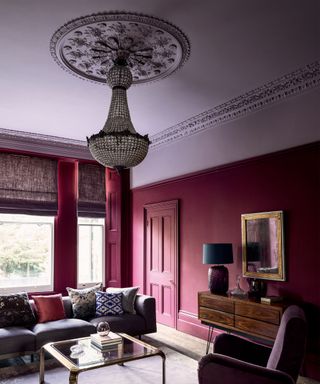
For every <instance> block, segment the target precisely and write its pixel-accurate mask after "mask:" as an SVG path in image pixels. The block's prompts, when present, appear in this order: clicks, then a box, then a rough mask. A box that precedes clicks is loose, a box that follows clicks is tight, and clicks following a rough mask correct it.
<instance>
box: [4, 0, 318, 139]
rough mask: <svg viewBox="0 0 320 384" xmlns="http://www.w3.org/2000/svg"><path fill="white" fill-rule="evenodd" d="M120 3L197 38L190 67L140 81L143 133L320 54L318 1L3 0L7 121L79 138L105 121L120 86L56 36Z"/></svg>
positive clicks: (134, 108) (136, 90)
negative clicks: (56, 42)
mask: <svg viewBox="0 0 320 384" xmlns="http://www.w3.org/2000/svg"><path fill="white" fill-rule="evenodd" d="M115 10H121V11H123V10H126V11H131V12H141V13H144V14H148V15H154V16H156V17H159V18H162V19H165V20H167V21H169V22H171V23H173V24H175V25H177V26H178V27H179V28H181V29H182V31H183V32H184V33H186V35H187V36H188V37H189V39H190V42H191V55H190V58H189V60H188V61H187V62H186V64H185V65H184V66H183V68H181V69H180V70H179V71H177V72H176V73H174V74H173V75H171V76H169V77H167V78H165V79H162V80H160V81H158V82H154V83H150V84H145V85H137V86H134V87H132V88H130V90H129V93H128V99H129V108H130V111H131V117H132V121H133V124H134V126H135V128H136V130H137V131H138V132H139V133H141V134H146V133H148V134H149V135H151V136H152V135H156V134H159V133H161V132H162V131H164V130H166V129H168V128H169V127H172V126H175V125H177V124H179V123H180V122H182V121H185V120H187V119H190V118H192V117H193V116H195V115H198V114H201V113H203V112H205V111H207V110H209V109H212V108H214V107H216V106H219V105H221V104H223V103H226V102H228V101H229V100H231V99H233V98H235V97H238V96H240V95H243V94H244V93H246V92H249V91H250V90H253V89H255V88H257V87H260V86H262V85H264V84H266V83H268V82H270V81H273V80H275V79H278V78H280V77H281V76H284V75H286V74H288V73H291V72H293V71H296V70H298V69H299V68H303V67H305V66H306V65H307V64H310V63H313V62H315V61H317V60H319V57H320V29H319V28H320V27H319V25H320V2H319V1H318V0H277V1H270V0H208V1H203V0H198V1H195V0H135V1H133V0H90V1H89V0H54V1H52V0H1V1H0V54H1V60H0V90H1V91H0V128H2V129H8V130H14V131H19V132H30V133H35V134H45V135H54V136H58V137H61V138H68V139H75V140H85V138H86V136H90V135H91V134H93V133H97V132H98V131H99V130H100V129H101V128H102V126H103V125H104V122H105V119H106V115H107V110H108V106H109V101H110V96H111V91H110V90H109V89H108V88H107V86H105V85H99V84H94V83H91V82H89V81H84V80H81V79H79V78H76V77H74V76H71V75H70V74H69V73H67V72H66V71H63V70H62V69H61V68H60V67H59V66H58V65H57V64H56V63H55V62H54V60H53V59H52V57H51V55H50V51H49V43H50V39H51V37H52V35H53V33H54V32H55V31H56V30H57V29H58V28H59V27H60V26H61V25H63V24H64V23H66V22H68V21H69V20H71V19H74V18H77V17H80V16H85V15H89V14H91V13H96V12H102V11H115ZM0 139H1V135H0Z"/></svg>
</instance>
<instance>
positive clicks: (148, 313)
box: [135, 295, 157, 333]
mask: <svg viewBox="0 0 320 384" xmlns="http://www.w3.org/2000/svg"><path fill="white" fill-rule="evenodd" d="M135 310H136V312H137V314H138V315H140V316H142V317H143V318H144V320H145V322H146V332H145V333H151V332H157V322H156V300H155V298H154V297H152V296H147V295H137V296H136V301H135Z"/></svg>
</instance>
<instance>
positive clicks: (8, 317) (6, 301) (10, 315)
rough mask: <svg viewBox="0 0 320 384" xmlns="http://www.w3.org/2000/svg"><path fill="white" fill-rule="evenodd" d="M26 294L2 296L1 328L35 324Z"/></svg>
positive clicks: (0, 307)
mask: <svg viewBox="0 0 320 384" xmlns="http://www.w3.org/2000/svg"><path fill="white" fill-rule="evenodd" d="M35 320H36V319H35V316H34V314H33V311H32V309H31V306H30V303H29V299H28V294H27V293H26V292H21V293H15V294H8V295H1V296H0V327H1V328H2V327H11V326H19V325H30V324H33V323H35Z"/></svg>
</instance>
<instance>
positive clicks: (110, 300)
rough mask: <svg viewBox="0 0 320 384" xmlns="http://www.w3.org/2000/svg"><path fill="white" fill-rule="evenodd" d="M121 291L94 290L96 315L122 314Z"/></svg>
mask: <svg viewBox="0 0 320 384" xmlns="http://www.w3.org/2000/svg"><path fill="white" fill-rule="evenodd" d="M122 314H123V308H122V293H121V292H118V293H107V292H96V316H108V315H122Z"/></svg>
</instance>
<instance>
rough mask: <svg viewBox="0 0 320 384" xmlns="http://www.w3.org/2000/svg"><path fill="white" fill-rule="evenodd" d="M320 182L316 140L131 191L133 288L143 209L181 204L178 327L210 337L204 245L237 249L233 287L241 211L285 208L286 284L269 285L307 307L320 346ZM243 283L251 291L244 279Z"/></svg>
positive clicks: (237, 265)
mask: <svg viewBox="0 0 320 384" xmlns="http://www.w3.org/2000/svg"><path fill="white" fill-rule="evenodd" d="M319 180H320V145H319V143H317V144H313V145H308V146H303V147H299V148H295V149H292V150H289V151H285V152H281V153H276V154H271V155H268V156H263V157H260V158H256V159H252V160H248V161H245V162H241V163H237V164H233V165H230V166H226V167H221V168H219V169H213V170H210V171H207V172H204V173H201V174H198V175H191V176H189V177H184V178H180V179H177V180H172V181H168V182H164V183H160V184H157V185H152V186H147V187H142V188H137V189H134V190H132V259H133V262H132V264H133V268H132V273H133V274H132V283H133V284H134V285H140V286H143V283H144V281H143V266H144V259H143V257H144V256H143V255H144V239H143V220H144V219H143V206H144V204H148V203H155V202H160V201H166V200H171V199H178V200H179V204H180V214H179V219H180V247H179V251H180V262H179V277H180V285H179V288H180V296H179V308H178V309H179V318H178V329H180V330H182V331H185V332H189V333H192V334H194V335H198V336H200V337H204V336H205V333H206V329H205V328H203V327H201V326H200V324H199V322H198V320H197V318H196V317H197V292H198V291H201V290H207V271H208V266H206V265H202V244H203V243H205V242H231V243H232V244H233V251H234V264H233V265H229V266H228V269H229V273H230V276H229V277H230V279H229V281H230V287H231V288H232V287H234V286H235V279H236V274H238V273H241V214H242V213H250V212H264V211H274V210H283V211H284V214H285V223H284V227H285V231H284V232H285V255H286V265H287V281H286V282H269V283H268V294H280V295H284V296H288V297H290V298H292V299H294V300H295V301H299V302H302V301H303V302H304V306H305V308H306V310H307V312H308V314H309V312H310V313H311V315H312V316H311V324H310V327H311V329H312V332H313V336H314V337H313V344H312V350H315V349H317V348H319V349H320V342H319V339H320V337H319V332H320V331H319V326H316V321H317V320H319V321H320V284H319V272H320V252H319V238H320V236H319V235H320V225H319V217H320V203H319V202H320V188H319ZM242 286H243V288H247V286H246V282H245V279H242ZM319 323H320V322H318V324H319ZM316 332H318V334H316ZM314 340H317V342H315V341H314ZM319 375H320V373H319Z"/></svg>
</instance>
